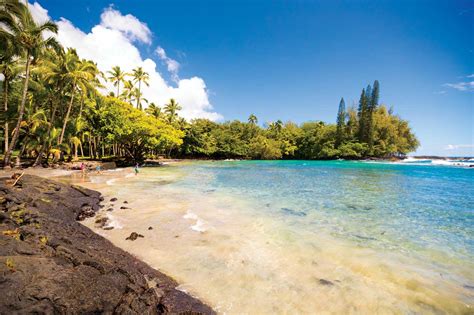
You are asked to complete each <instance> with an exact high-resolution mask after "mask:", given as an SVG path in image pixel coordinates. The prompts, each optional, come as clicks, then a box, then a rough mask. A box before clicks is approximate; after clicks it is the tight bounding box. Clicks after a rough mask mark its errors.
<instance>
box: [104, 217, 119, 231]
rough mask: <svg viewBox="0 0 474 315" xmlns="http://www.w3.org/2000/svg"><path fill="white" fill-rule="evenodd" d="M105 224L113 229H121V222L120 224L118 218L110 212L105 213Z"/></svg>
mask: <svg viewBox="0 0 474 315" xmlns="http://www.w3.org/2000/svg"><path fill="white" fill-rule="evenodd" d="M107 218H108V220H107V224H106V225H105V227H113V228H114V229H122V228H123V226H122V224H120V222H119V220H117V218H115V217H114V216H113V215H111V214H107Z"/></svg>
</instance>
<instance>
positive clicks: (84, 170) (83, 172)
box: [81, 162, 86, 176]
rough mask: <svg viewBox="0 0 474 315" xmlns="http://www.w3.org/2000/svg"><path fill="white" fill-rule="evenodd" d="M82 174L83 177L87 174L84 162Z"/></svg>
mask: <svg viewBox="0 0 474 315" xmlns="http://www.w3.org/2000/svg"><path fill="white" fill-rule="evenodd" d="M81 172H82V175H83V176H84V175H85V174H86V165H85V164H84V162H82V163H81Z"/></svg>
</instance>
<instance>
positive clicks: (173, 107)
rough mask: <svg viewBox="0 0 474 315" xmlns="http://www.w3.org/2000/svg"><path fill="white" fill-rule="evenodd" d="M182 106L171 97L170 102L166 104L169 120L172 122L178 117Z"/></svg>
mask: <svg viewBox="0 0 474 315" xmlns="http://www.w3.org/2000/svg"><path fill="white" fill-rule="evenodd" d="M181 109H182V108H181V106H180V105H179V103H178V102H176V101H175V99H174V98H172V99H170V102H169V103H168V104H166V105H165V113H166V114H168V121H169V122H170V123H172V122H173V121H174V120H175V118H176V117H178V111H180V110H181Z"/></svg>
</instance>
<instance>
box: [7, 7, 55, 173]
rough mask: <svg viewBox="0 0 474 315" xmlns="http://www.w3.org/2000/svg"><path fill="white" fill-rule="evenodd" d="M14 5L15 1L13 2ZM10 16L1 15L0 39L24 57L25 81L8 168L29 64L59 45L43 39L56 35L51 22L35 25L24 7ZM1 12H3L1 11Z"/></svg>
mask: <svg viewBox="0 0 474 315" xmlns="http://www.w3.org/2000/svg"><path fill="white" fill-rule="evenodd" d="M13 2H15V3H16V1H13ZM11 11H12V14H10V15H9V16H8V15H6V14H2V15H1V16H0V22H2V24H3V26H4V27H3V28H1V30H0V33H1V34H2V35H1V36H0V37H2V38H8V40H10V41H11V42H14V43H17V44H18V46H19V48H20V49H21V51H22V53H24V55H25V79H24V83H23V92H22V96H21V102H20V108H19V110H18V119H17V123H16V126H15V129H14V132H13V136H12V140H11V143H10V146H9V147H8V150H7V152H5V158H4V162H3V163H4V166H5V167H9V166H10V159H11V155H12V152H13V149H14V148H15V146H16V144H17V141H18V137H19V135H20V126H21V122H22V119H23V114H24V112H25V103H26V98H27V93H28V83H29V79H30V70H31V69H30V67H31V64H32V63H34V62H35V61H36V59H37V58H38V56H39V55H40V52H41V51H42V50H43V49H44V48H46V47H51V46H55V47H58V46H59V44H58V43H57V41H56V40H55V39H54V38H53V37H48V38H46V39H45V33H46V32H47V31H49V32H53V33H57V31H58V27H57V25H56V24H54V23H53V22H52V21H47V22H45V23H43V24H37V23H36V22H35V21H34V19H33V17H32V15H31V13H30V11H29V10H28V7H27V6H26V5H21V4H19V3H18V4H16V5H15V6H14V7H12V10H11ZM2 12H3V11H2Z"/></svg>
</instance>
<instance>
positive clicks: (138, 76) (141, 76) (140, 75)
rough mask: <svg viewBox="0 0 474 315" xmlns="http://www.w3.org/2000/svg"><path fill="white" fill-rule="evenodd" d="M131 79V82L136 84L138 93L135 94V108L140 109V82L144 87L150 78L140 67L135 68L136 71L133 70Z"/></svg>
mask: <svg viewBox="0 0 474 315" xmlns="http://www.w3.org/2000/svg"><path fill="white" fill-rule="evenodd" d="M132 77H133V80H134V81H135V82H136V83H138V91H137V92H138V93H137V108H138V109H142V104H141V103H140V99H141V95H142V82H143V84H145V85H147V86H148V85H149V84H148V80H149V79H150V76H149V75H148V73H147V72H145V71H144V70H143V68H142V67H137V68H136V69H133V72H132Z"/></svg>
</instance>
